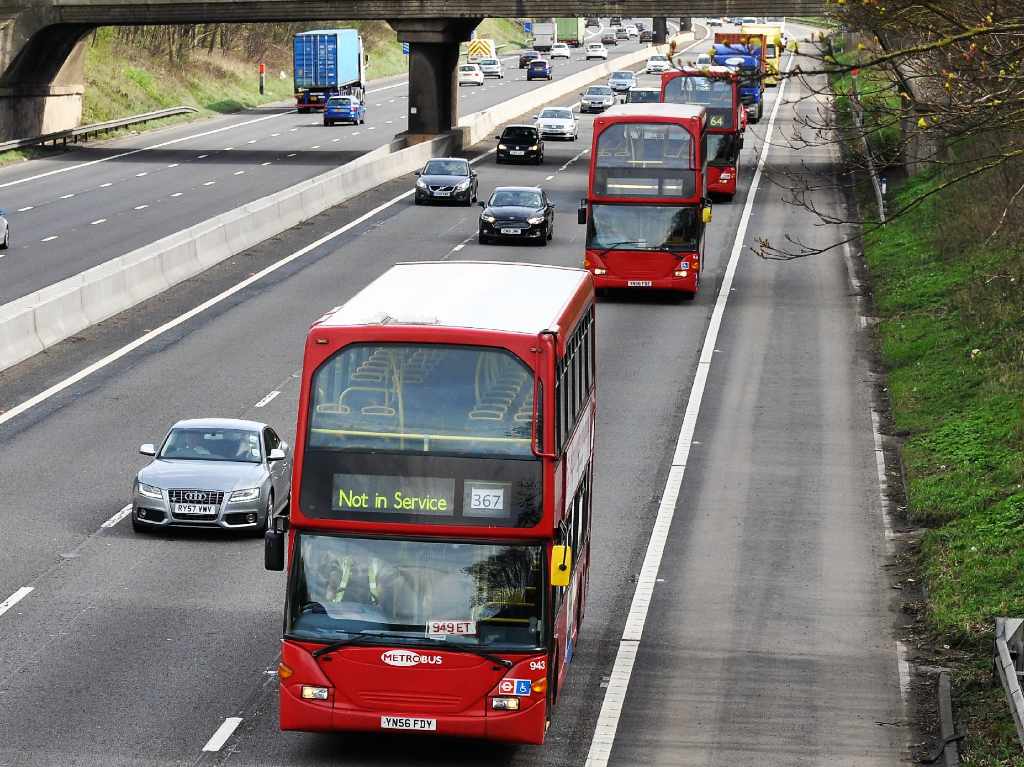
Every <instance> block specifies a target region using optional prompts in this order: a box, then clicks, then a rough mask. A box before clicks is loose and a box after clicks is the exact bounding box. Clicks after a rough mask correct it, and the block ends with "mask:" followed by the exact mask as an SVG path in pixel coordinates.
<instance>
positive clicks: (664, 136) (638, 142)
mask: <svg viewBox="0 0 1024 767" xmlns="http://www.w3.org/2000/svg"><path fill="white" fill-rule="evenodd" d="M692 145H693V139H692V137H691V136H690V134H689V132H687V131H686V130H685V129H684V128H682V127H681V126H679V125H672V124H671V123H617V124H613V125H609V126H608V127H607V128H605V129H604V130H603V131H601V133H600V135H599V136H598V139H597V157H596V162H595V169H594V182H593V183H594V192H595V193H596V194H601V195H610V196H615V197H691V196H693V194H694V193H695V191H696V183H697V182H696V173H695V172H694V170H693V165H692V157H693V146H692Z"/></svg>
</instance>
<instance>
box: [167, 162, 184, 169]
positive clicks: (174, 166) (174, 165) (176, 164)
mask: <svg viewBox="0 0 1024 767" xmlns="http://www.w3.org/2000/svg"><path fill="white" fill-rule="evenodd" d="M180 164H181V163H177V162H172V163H171V164H170V165H168V166H167V167H168V168H177V167H178V166H179V165H180Z"/></svg>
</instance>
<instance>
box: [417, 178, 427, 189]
mask: <svg viewBox="0 0 1024 767" xmlns="http://www.w3.org/2000/svg"><path fill="white" fill-rule="evenodd" d="M416 187H417V188H418V189H426V188H427V182H426V181H424V180H423V179H422V178H418V179H416Z"/></svg>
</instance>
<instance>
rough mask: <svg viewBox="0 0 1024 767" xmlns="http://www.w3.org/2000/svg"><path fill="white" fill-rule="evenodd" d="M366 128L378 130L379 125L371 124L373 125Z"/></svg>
mask: <svg viewBox="0 0 1024 767" xmlns="http://www.w3.org/2000/svg"><path fill="white" fill-rule="evenodd" d="M366 130H377V126H376V125H371V126H370V127H369V128H367V129H366Z"/></svg>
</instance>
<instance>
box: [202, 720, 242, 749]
mask: <svg viewBox="0 0 1024 767" xmlns="http://www.w3.org/2000/svg"><path fill="white" fill-rule="evenodd" d="M241 723H242V717H240V716H229V717H228V718H227V719H225V720H224V721H223V722H222V723H221V725H220V727H218V728H217V732H215V733H213V735H212V736H211V737H210V739H209V740H208V741H206V745H205V746H203V751H220V750H221V748H222V747H223V746H224V744H225V743H227V742H228V738H230V737H231V734H232V733H233V732H234V731H235V730H236V729H238V725H240V724H241Z"/></svg>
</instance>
